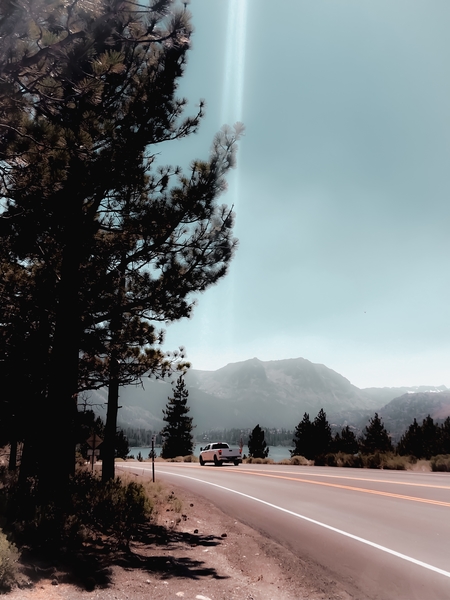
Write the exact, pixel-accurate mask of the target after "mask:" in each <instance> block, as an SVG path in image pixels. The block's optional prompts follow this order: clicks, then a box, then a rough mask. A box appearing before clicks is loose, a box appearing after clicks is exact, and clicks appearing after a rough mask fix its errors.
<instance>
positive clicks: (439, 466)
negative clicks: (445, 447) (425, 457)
mask: <svg viewBox="0 0 450 600" xmlns="http://www.w3.org/2000/svg"><path fill="white" fill-rule="evenodd" d="M430 465H431V470H432V471H450V454H438V455H437V456H432V457H431V459H430Z"/></svg>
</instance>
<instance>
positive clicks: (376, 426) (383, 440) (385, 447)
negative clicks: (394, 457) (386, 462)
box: [361, 413, 393, 454]
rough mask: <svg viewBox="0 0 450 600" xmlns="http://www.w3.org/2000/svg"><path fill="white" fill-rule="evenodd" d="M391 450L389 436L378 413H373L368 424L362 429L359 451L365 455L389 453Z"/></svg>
mask: <svg viewBox="0 0 450 600" xmlns="http://www.w3.org/2000/svg"><path fill="white" fill-rule="evenodd" d="M392 450H393V448H392V442H391V439H390V437H389V434H388V432H387V431H386V428H385V427H384V424H383V422H382V420H381V418H380V417H379V416H378V413H375V416H374V417H373V418H372V419H370V422H369V424H368V425H367V426H366V427H365V429H364V432H363V436H362V439H361V451H362V452H364V453H365V454H373V453H374V452H390V451H392Z"/></svg>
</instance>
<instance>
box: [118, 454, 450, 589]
mask: <svg viewBox="0 0 450 600" xmlns="http://www.w3.org/2000/svg"><path fill="white" fill-rule="evenodd" d="M127 468H130V469H133V470H135V472H139V473H141V474H144V473H146V469H150V471H149V474H150V475H151V463H140V464H139V466H137V465H136V464H135V463H134V464H133V465H131V464H128V465H127ZM155 473H156V478H160V479H163V480H165V481H167V482H173V483H176V484H177V485H179V486H180V487H184V488H188V489H190V490H192V491H194V492H195V493H197V494H201V495H203V496H204V497H206V498H208V499H209V500H211V502H213V503H214V504H215V505H217V506H218V507H219V508H220V509H222V510H223V511H224V512H226V513H227V514H230V515H232V516H234V517H235V518H236V519H237V520H240V521H242V522H244V523H246V524H247V525H250V526H251V527H253V528H254V529H256V530H258V531H260V532H262V533H264V534H265V535H267V536H269V537H270V538H272V539H274V540H276V541H277V542H279V543H281V544H283V545H284V546H285V547H287V548H289V549H290V550H291V551H292V552H294V553H295V554H296V555H297V556H298V557H299V559H302V560H306V561H309V562H310V563H311V562H312V563H314V564H315V565H318V566H319V567H320V568H322V569H324V571H326V573H327V575H328V576H331V577H332V578H334V579H336V580H337V581H340V582H341V583H342V584H343V585H344V586H345V588H346V589H347V590H348V592H349V593H350V594H351V595H352V596H353V597H355V598H358V600H364V599H370V600H373V599H377V600H391V599H392V600H446V599H450V518H449V517H450V475H449V474H446V473H413V472H409V471H408V472H401V471H377V470H365V469H364V470H362V469H361V470H359V469H342V468H329V467H299V466H285V465H240V466H239V467H234V466H230V467H214V466H211V467H209V466H205V467H200V466H199V465H196V464H189V463H158V462H157V463H155Z"/></svg>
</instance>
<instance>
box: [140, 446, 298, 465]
mask: <svg viewBox="0 0 450 600" xmlns="http://www.w3.org/2000/svg"><path fill="white" fill-rule="evenodd" d="M200 446H206V443H203V444H196V446H195V448H194V454H195V456H198V455H199V454H200ZM232 447H233V448H234V447H237V446H232ZM150 450H151V448H149V447H147V446H145V447H143V448H138V447H134V448H130V454H133V455H134V457H135V458H137V455H138V452H140V453H141V455H142V458H148V455H149V453H150ZM289 450H290V448H286V446H269V456H268V458H271V459H272V460H274V461H275V462H279V461H280V460H283V458H291V453H290V452H289ZM155 452H156V456H159V453H160V452H161V448H155ZM242 453H243V454H246V455H248V446H244V448H243V450H242Z"/></svg>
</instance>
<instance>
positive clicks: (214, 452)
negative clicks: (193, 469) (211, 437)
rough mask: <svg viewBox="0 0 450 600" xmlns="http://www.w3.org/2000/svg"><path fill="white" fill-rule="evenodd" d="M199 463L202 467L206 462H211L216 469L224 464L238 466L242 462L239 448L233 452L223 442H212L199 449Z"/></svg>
mask: <svg viewBox="0 0 450 600" xmlns="http://www.w3.org/2000/svg"><path fill="white" fill-rule="evenodd" d="M199 462H200V464H201V465H202V466H203V465H204V464H205V463H207V462H213V463H214V464H215V465H216V467H220V466H221V465H222V464H223V463H226V462H232V463H234V464H235V465H238V464H239V463H241V462H242V450H241V448H237V449H236V450H234V449H233V448H230V446H229V445H228V444H226V443H225V442H213V443H212V444H207V445H206V446H205V447H204V448H200V456H199Z"/></svg>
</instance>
